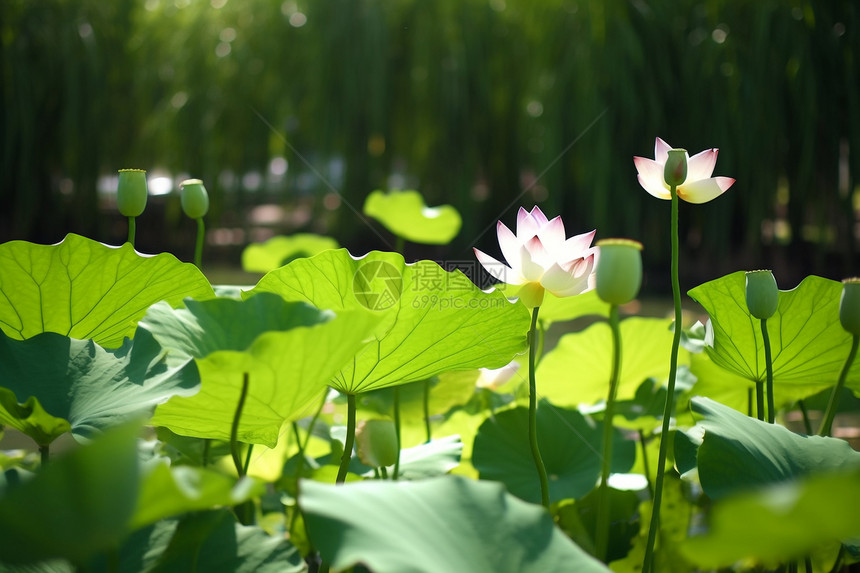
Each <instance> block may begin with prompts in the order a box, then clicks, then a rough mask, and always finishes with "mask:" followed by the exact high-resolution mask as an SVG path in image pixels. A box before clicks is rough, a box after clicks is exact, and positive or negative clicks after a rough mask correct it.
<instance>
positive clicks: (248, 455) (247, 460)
mask: <svg viewBox="0 0 860 573" xmlns="http://www.w3.org/2000/svg"><path fill="white" fill-rule="evenodd" d="M253 452H254V444H248V451H247V452H245V465H243V466H242V468H243V472H242V473H244V474H245V475H248V468H249V467H251V454H252V453H253Z"/></svg>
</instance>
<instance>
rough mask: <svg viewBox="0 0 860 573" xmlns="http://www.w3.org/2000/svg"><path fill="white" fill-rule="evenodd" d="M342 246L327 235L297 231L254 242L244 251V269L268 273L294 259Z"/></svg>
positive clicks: (250, 271)
mask: <svg viewBox="0 0 860 573" xmlns="http://www.w3.org/2000/svg"><path fill="white" fill-rule="evenodd" d="M338 247H340V245H338V243H337V241H335V240H334V239H332V238H331V237H326V236H325V235H314V234H313V233H296V234H295V235H290V236H288V237H285V236H282V235H280V236H277V237H272V238H271V239H269V240H268V241H266V242H265V243H252V244H250V245H248V246H247V247H245V250H244V251H242V269H243V270H245V271H246V272H249V273H267V272H269V271H271V270H273V269H277V268H278V267H282V266H284V265H285V264H287V263H289V262H290V261H292V260H293V259H298V258H300V257H312V256H314V255H316V254H319V253H321V252H323V251H328V250H330V249H337V248H338Z"/></svg>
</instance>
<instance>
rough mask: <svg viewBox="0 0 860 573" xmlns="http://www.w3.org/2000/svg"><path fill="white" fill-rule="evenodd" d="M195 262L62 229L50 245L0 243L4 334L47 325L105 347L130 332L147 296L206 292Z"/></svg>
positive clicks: (23, 334) (149, 300) (174, 297)
mask: <svg viewBox="0 0 860 573" xmlns="http://www.w3.org/2000/svg"><path fill="white" fill-rule="evenodd" d="M212 296H214V294H213V292H212V287H211V286H210V285H209V281H207V280H206V277H204V276H203V274H202V273H201V272H200V271H199V270H197V267H195V266H194V265H191V264H188V263H182V262H180V261H179V260H178V259H177V258H176V257H174V256H173V255H171V254H168V253H161V254H159V255H154V256H151V255H142V254H140V253H137V252H136V251H135V250H134V249H133V248H132V246H131V245H130V244H129V243H125V244H123V245H122V246H121V247H111V246H108V245H104V244H102V243H98V242H96V241H93V240H91V239H87V238H85V237H81V236H79V235H73V234H69V235H67V236H66V238H65V239H64V240H63V242H61V243H57V244H56V245H36V244H33V243H28V242H25V241H10V242H8V243H3V244H0V328H2V329H3V331H4V332H5V333H6V334H7V335H8V336H11V337H12V338H16V339H22V338H30V337H32V336H35V335H37V334H39V333H42V332H55V333H58V334H62V335H65V336H69V337H71V338H77V339H81V340H84V339H88V338H91V339H93V340H95V341H96V342H97V343H98V344H100V345H102V346H104V347H106V348H115V347H117V346H120V345H121V344H122V340H123V337H131V335H132V334H133V333H134V329H135V326H136V324H137V321H138V320H139V319H140V317H142V316H143V314H144V313H145V312H146V309H147V308H148V307H149V306H150V305H151V304H153V303H156V302H158V301H161V300H164V301H167V302H168V303H170V304H171V305H178V304H180V303H181V302H182V299H183V298H185V297H196V298H209V297H212Z"/></svg>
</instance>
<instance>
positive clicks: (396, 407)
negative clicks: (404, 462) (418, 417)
mask: <svg viewBox="0 0 860 573" xmlns="http://www.w3.org/2000/svg"><path fill="white" fill-rule="evenodd" d="M394 435H395V436H397V458H395V460H394V473H392V475H391V479H393V480H394V481H397V477H398V476H399V475H400V386H395V387H394Z"/></svg>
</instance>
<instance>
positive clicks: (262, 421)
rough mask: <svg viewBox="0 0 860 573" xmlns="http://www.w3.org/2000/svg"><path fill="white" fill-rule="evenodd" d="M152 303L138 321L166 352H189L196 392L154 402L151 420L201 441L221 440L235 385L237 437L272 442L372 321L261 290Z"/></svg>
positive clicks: (312, 401)
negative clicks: (182, 303) (178, 305)
mask: <svg viewBox="0 0 860 573" xmlns="http://www.w3.org/2000/svg"><path fill="white" fill-rule="evenodd" d="M186 304H187V308H183V309H173V308H171V307H170V306H169V305H167V304H165V303H159V304H156V305H153V306H152V307H151V308H150V309H149V311H148V312H147V314H146V316H145V317H144V318H143V319H142V320H141V329H142V330H144V329H145V330H147V331H149V332H151V333H152V336H153V337H155V338H156V339H157V340H158V341H160V342H161V343H162V344H163V345H164V347H165V348H167V349H168V350H169V351H170V352H173V353H176V354H177V355H179V356H187V357H192V356H193V357H194V358H195V359H196V362H197V367H198V369H199V371H200V380H201V387H200V392H199V393H197V394H195V395H194V396H190V397H177V398H174V399H172V400H170V401H169V402H168V403H166V404H162V405H161V406H159V407H158V409H157V410H156V412H155V416H154V417H153V419H152V423H153V424H155V425H160V426H165V427H167V428H169V429H170V430H172V431H174V432H176V433H178V434H182V435H186V436H196V437H201V438H218V439H225V440H226V439H229V438H230V430H231V425H232V422H233V418H234V416H235V413H236V407H237V404H238V403H239V397H240V394H241V388H242V383H243V380H244V377H245V375H246V374H247V376H248V395H247V398H246V401H245V403H244V407H243V410H242V415H241V418H240V423H239V429H238V439H239V440H240V441H243V442H248V443H258V444H265V445H266V446H268V447H274V446H275V445H276V444H277V442H278V434H279V431H280V428H281V426H282V425H283V424H284V422H286V421H291V420H296V419H298V418H301V417H303V416H304V415H305V414H306V410H307V409H309V408H311V407H312V406H314V405H316V404H317V403H318V401H319V399H320V398H321V396H322V393H323V392H324V391H325V389H326V386H327V385H328V383H329V381H330V380H331V379H332V377H333V376H334V375H335V374H336V373H337V372H338V371H339V370H340V368H341V366H342V365H343V364H345V363H347V361H349V360H350V359H351V358H352V357H353V356H354V355H355V353H356V352H357V351H358V349H359V348H361V347H362V346H363V345H364V344H365V341H366V340H367V338H368V337H369V336H370V332H371V331H372V329H373V328H374V326H375V324H376V322H377V318H376V317H375V316H374V315H373V314H372V313H370V312H367V311H363V312H362V311H360V310H352V311H343V312H339V313H338V314H337V316H335V314H334V313H332V312H330V311H321V310H318V309H316V308H313V307H311V306H308V305H307V304H305V303H301V302H286V301H284V300H282V299H281V298H280V297H278V296H275V295H273V294H269V293H261V294H260V295H258V296H254V297H251V298H250V299H248V300H244V301H238V300H233V299H212V300H207V301H202V302H198V301H191V300H189V301H187V302H186Z"/></svg>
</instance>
